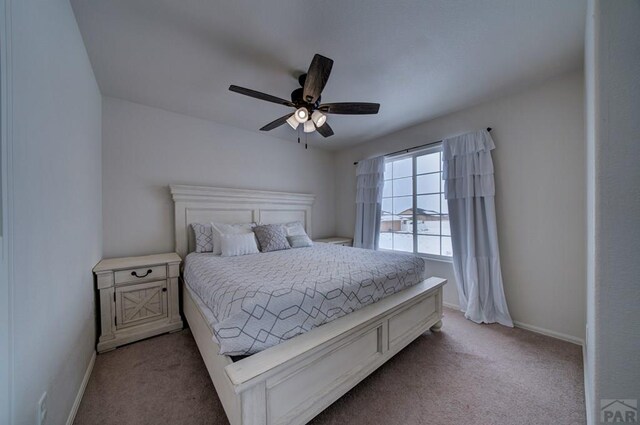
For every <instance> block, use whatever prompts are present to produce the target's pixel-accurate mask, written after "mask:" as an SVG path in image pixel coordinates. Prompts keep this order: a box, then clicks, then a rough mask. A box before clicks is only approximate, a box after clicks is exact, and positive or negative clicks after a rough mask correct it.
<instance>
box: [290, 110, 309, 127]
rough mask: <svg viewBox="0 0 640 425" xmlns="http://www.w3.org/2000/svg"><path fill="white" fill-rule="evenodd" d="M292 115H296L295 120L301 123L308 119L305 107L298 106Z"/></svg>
mask: <svg viewBox="0 0 640 425" xmlns="http://www.w3.org/2000/svg"><path fill="white" fill-rule="evenodd" d="M293 116H294V117H296V121H298V122H299V123H300V124H302V123H304V122H306V121H307V120H308V119H309V111H307V108H298V109H297V110H296V113H295V114H293Z"/></svg>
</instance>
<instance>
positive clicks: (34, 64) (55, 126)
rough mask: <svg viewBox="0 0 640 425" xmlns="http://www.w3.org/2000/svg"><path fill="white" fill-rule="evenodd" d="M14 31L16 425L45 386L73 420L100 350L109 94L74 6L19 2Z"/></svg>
mask: <svg viewBox="0 0 640 425" xmlns="http://www.w3.org/2000/svg"><path fill="white" fill-rule="evenodd" d="M3 12H4V10H3ZM2 19H4V16H3V17H2ZM11 29H12V31H11V34H10V37H11V40H10V43H11V56H10V59H9V60H10V67H11V70H12V73H13V74H12V83H13V85H12V102H13V104H12V108H11V114H12V119H11V123H12V136H11V140H10V141H9V144H10V145H11V156H10V158H9V161H10V163H11V168H10V174H9V185H10V187H11V188H12V190H11V192H12V193H11V197H12V202H10V204H9V215H10V217H9V219H10V226H11V233H10V238H11V240H12V243H11V244H10V245H9V246H10V263H11V270H12V274H10V276H11V286H12V292H11V297H12V299H11V309H12V314H11V318H10V320H11V326H12V333H13V340H12V343H13V349H12V353H11V365H10V368H11V374H12V376H13V385H12V392H13V396H12V397H13V398H12V400H13V405H12V406H11V408H12V417H13V420H12V421H11V422H10V423H14V424H29V425H31V424H36V423H37V422H36V416H37V415H36V414H37V406H38V400H39V399H40V397H41V395H42V394H43V393H44V392H45V391H46V392H47V393H48V399H47V403H46V404H47V419H46V423H47V424H64V423H65V422H66V421H67V418H68V416H69V413H70V411H71V408H72V406H73V403H74V400H75V399H76V395H77V394H78V390H79V389H80V386H81V382H82V379H83V377H84V374H85V370H86V369H87V366H88V365H89V361H90V359H91V357H92V354H93V352H94V348H95V345H94V344H95V323H96V322H95V306H94V290H93V276H92V274H91V269H92V267H93V266H94V265H95V264H96V263H97V262H98V261H99V260H100V257H101V255H102V232H101V226H102V206H101V199H102V196H101V174H102V173H101V159H100V158H101V134H100V133H101V130H100V121H101V102H102V100H101V96H100V92H99V90H98V85H97V84H96V81H95V78H94V75H93V71H92V69H91V64H90V63H89V59H88V57H87V54H86V51H85V48H84V45H83V43H82V37H81V35H80V32H79V30H78V27H77V25H76V21H75V18H74V15H73V11H72V10H71V6H70V5H69V2H68V1H66V0H52V1H37V0H20V1H12V2H11ZM2 385H5V382H4V381H3V382H2ZM0 422H2V423H6V422H3V421H2V420H0Z"/></svg>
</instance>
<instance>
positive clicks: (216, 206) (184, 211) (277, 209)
mask: <svg viewBox="0 0 640 425" xmlns="http://www.w3.org/2000/svg"><path fill="white" fill-rule="evenodd" d="M169 189H170V190H171V196H172V197H173V203H174V206H175V235H176V248H175V249H176V252H177V253H178V254H179V255H180V256H181V257H182V258H184V257H185V256H186V255H187V254H188V253H189V252H191V251H193V247H194V241H193V232H192V231H191V228H190V224H191V223H209V222H218V223H251V222H256V223H264V224H276V223H288V222H290V221H301V222H302V223H303V224H304V227H305V230H306V231H307V234H308V235H309V237H311V206H312V205H313V202H314V200H315V195H310V194H306V193H288V192H267V191H264V190H248V189H229V188H222V187H207V186H186V185H170V186H169Z"/></svg>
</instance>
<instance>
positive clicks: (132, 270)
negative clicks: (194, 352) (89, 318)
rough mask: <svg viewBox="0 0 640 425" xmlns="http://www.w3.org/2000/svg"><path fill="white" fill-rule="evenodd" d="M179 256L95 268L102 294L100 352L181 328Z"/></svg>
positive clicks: (119, 261)
mask: <svg viewBox="0 0 640 425" xmlns="http://www.w3.org/2000/svg"><path fill="white" fill-rule="evenodd" d="M181 261H182V259H181V258H180V256H179V255H178V254H176V253H170V254H158V255H147V256H144V257H127V258H111V259H108V260H102V261H100V262H99V263H98V264H97V265H96V266H95V267H94V268H93V272H94V273H95V275H96V287H97V289H98V291H99V293H100V328H101V329H100V338H99V339H98V347H97V350H98V352H99V353H101V352H104V351H108V350H112V349H114V348H116V347H118V346H120V345H123V344H128V343H130V342H133V341H137V340H140V339H143V338H148V337H150V336H154V335H158V334H161V333H165V332H172V331H177V330H180V329H182V319H181V318H180V305H179V301H178V277H179V276H180V262H181Z"/></svg>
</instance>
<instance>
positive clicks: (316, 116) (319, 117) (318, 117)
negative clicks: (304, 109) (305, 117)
mask: <svg viewBox="0 0 640 425" xmlns="http://www.w3.org/2000/svg"><path fill="white" fill-rule="evenodd" d="M311 119H312V120H313V122H314V123H316V126H318V127H322V126H323V125H324V123H325V122H327V116H326V115H325V114H323V113H322V112H320V111H314V112H313V114H311Z"/></svg>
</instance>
